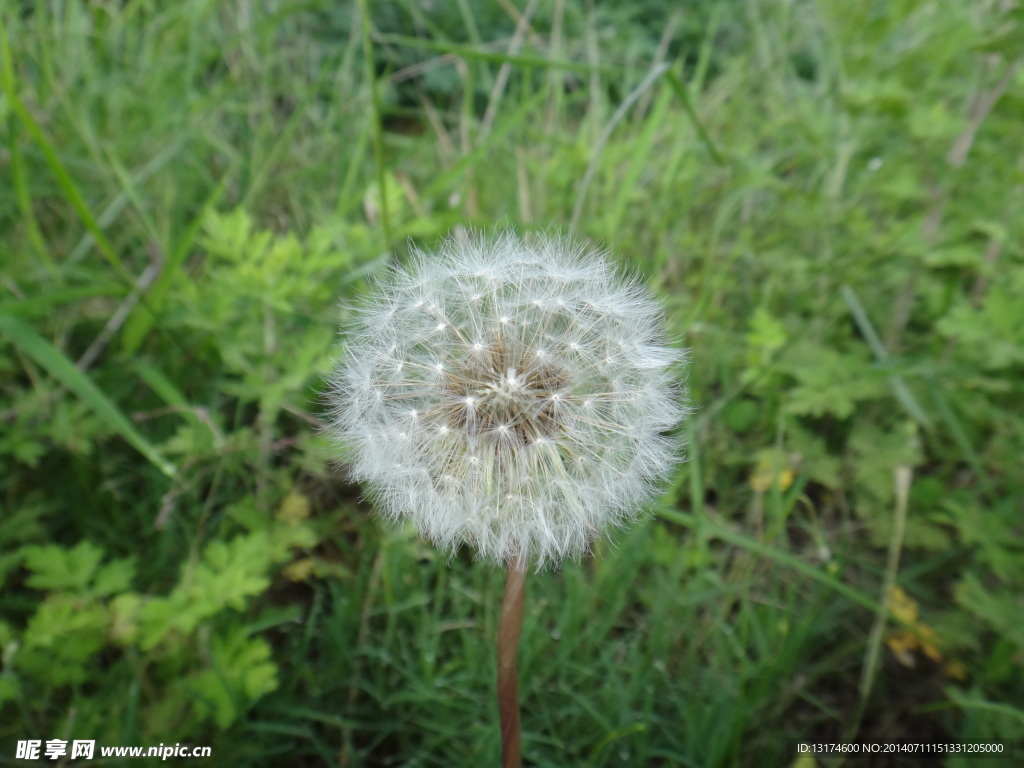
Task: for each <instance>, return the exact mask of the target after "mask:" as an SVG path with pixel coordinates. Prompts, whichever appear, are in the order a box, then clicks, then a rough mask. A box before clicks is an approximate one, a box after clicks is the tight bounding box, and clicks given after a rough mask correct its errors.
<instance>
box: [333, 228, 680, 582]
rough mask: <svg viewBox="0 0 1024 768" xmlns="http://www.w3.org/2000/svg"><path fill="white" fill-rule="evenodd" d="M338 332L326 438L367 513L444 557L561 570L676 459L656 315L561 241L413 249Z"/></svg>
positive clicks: (676, 410)
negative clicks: (409, 526) (451, 552)
mask: <svg viewBox="0 0 1024 768" xmlns="http://www.w3.org/2000/svg"><path fill="white" fill-rule="evenodd" d="M403 307H409V308H410V309H409V310H404V309H402V308H403ZM396 310H397V311H396ZM439 331H444V333H439ZM345 332H346V333H345V336H346V347H345V353H344V357H343V359H342V361H341V363H340V364H339V365H338V366H337V367H336V369H335V370H334V372H333V373H332V375H331V377H330V382H329V389H328V392H327V398H328V401H329V404H330V406H331V417H332V421H331V431H332V434H333V436H334V438H335V439H336V440H337V441H338V442H340V443H344V444H346V445H349V446H350V447H351V448H352V449H353V450H352V472H353V475H354V477H355V478H356V479H358V480H360V481H362V482H364V483H366V484H367V486H368V487H369V488H370V489H371V490H372V491H373V495H374V497H375V500H376V503H377V507H378V510H379V512H380V513H381V514H382V515H384V516H385V517H387V518H390V519H396V520H412V521H413V522H414V523H415V524H416V526H417V527H418V528H419V530H420V531H421V533H422V534H423V535H424V536H426V537H427V538H429V539H431V540H432V541H434V542H435V543H436V544H438V545H439V546H441V547H444V548H447V549H454V548H457V547H458V546H460V545H462V544H468V545H471V546H472V547H474V548H475V550H476V552H477V554H478V555H479V556H480V557H483V558H486V559H491V560H494V561H497V562H500V563H504V562H515V563H517V564H519V565H524V564H526V563H531V564H534V565H536V566H537V567H538V568H544V567H547V566H557V565H558V563H560V562H561V560H562V559H563V558H566V557H579V556H581V555H583V554H585V553H586V552H588V551H589V548H590V545H591V543H592V542H593V540H594V538H595V537H596V536H598V535H600V534H602V533H603V532H605V531H607V530H609V529H612V528H616V527H621V526H623V525H625V524H626V523H628V522H630V521H632V520H633V519H635V518H636V517H637V516H638V514H639V513H640V510H641V509H642V508H643V505H644V504H645V503H647V502H649V501H650V500H651V499H652V498H653V497H654V496H655V494H657V492H658V490H659V488H660V486H661V485H662V483H663V482H664V481H665V480H666V479H667V477H668V475H669V474H670V473H671V471H672V469H673V468H674V466H675V465H676V463H677V462H678V461H679V459H680V456H679V453H678V449H677V445H676V443H675V442H674V440H673V439H671V438H670V437H669V436H668V435H667V434H666V433H667V432H669V431H670V430H672V429H673V428H674V427H675V426H677V425H678V423H679V422H680V420H681V419H682V418H683V416H684V415H685V412H686V408H685V406H684V405H683V404H682V402H681V389H680V388H679V386H678V385H677V384H676V382H677V378H678V377H677V371H675V370H674V366H675V365H676V364H677V363H679V362H681V361H682V360H683V359H684V355H683V353H682V351H681V350H679V349H676V348H674V347H673V346H671V345H670V344H669V342H668V339H667V336H666V332H665V328H664V321H663V319H662V307H661V304H660V303H659V302H658V301H657V300H656V299H654V298H653V297H652V295H651V294H650V292H649V291H648V290H647V289H646V287H645V286H644V285H643V284H642V283H641V282H640V281H639V280H637V279H635V278H630V277H628V276H624V275H622V274H620V273H619V272H618V271H617V270H615V269H614V268H613V267H612V266H611V264H610V263H609V262H608V261H607V259H606V258H605V256H604V255H603V254H602V253H600V252H596V251H591V250H587V249H585V248H583V247H580V246H578V245H575V244H573V243H571V242H570V241H568V240H566V239H563V238H557V237H539V238H535V239H532V240H530V241H529V242H526V241H524V240H523V239H521V238H520V237H519V236H518V235H515V234H511V233H506V234H504V235H501V236H499V237H497V239H487V238H484V237H480V236H472V237H470V238H468V239H463V240H459V241H457V240H455V239H449V240H447V241H446V242H444V243H443V244H442V245H441V246H440V248H439V249H438V250H437V251H436V252H435V253H429V254H428V253H423V252H416V253H415V254H414V257H413V259H412V260H411V262H410V263H409V264H408V265H407V266H405V267H403V268H397V269H395V270H394V271H393V272H392V273H391V274H390V275H389V276H388V277H387V278H385V279H384V280H383V281H382V282H381V283H380V284H379V285H378V286H377V290H376V293H375V295H373V296H372V297H371V298H370V299H369V300H368V301H367V302H366V303H365V304H364V305H363V306H362V307H361V309H360V310H359V311H358V312H357V313H356V317H355V318H354V320H353V321H352V323H351V324H350V325H349V326H347V327H346V328H345ZM612 350H614V353H612Z"/></svg>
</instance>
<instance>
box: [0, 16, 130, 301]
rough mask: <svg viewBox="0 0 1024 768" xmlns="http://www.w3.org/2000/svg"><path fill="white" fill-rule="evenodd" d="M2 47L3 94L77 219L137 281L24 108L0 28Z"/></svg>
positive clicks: (118, 266) (112, 261)
mask: <svg viewBox="0 0 1024 768" xmlns="http://www.w3.org/2000/svg"><path fill="white" fill-rule="evenodd" d="M0 46H2V47H3V50H2V52H0V88H2V89H3V91H4V93H6V94H7V98H8V100H9V101H10V103H11V107H12V109H13V110H14V112H15V114H17V115H18V118H19V119H20V120H21V122H22V124H23V125H24V126H25V130H26V131H27V132H28V135H29V136H31V137H32V140H33V141H35V143H36V144H38V145H39V149H40V150H41V151H42V153H43V157H45V158H46V163H47V165H49V166H50V172H51V173H53V175H54V178H55V179H56V180H57V186H59V187H60V189H61V191H62V192H63V193H64V197H65V198H66V199H67V201H68V203H70V204H71V207H72V208H74V210H75V213H77V214H78V218H79V219H80V220H81V221H82V224H83V225H84V226H85V228H86V229H87V230H89V233H90V234H91V235H92V236H93V238H94V239H95V241H96V247H97V248H99V249H100V252H101V253H102V254H103V256H104V257H105V258H106V259H107V261H108V262H110V264H111V266H113V267H114V269H115V270H117V273H118V274H119V275H120V276H121V277H122V278H123V279H125V280H127V281H128V282H129V283H134V282H135V281H134V280H133V279H132V276H131V274H129V272H128V270H127V269H126V268H125V266H124V264H123V263H122V262H121V259H120V258H119V257H118V255H117V252H116V251H115V250H114V247H113V246H112V245H111V244H110V241H109V240H107V236H106V235H104V234H103V230H102V229H100V226H99V224H97V223H96V219H95V218H94V217H93V215H92V211H90V210H89V206H88V205H87V204H86V202H85V198H83V197H82V195H81V193H80V192H79V191H78V187H76V186H75V182H74V181H73V180H72V178H71V174H69V173H68V172H67V170H66V169H65V168H64V164H63V163H62V162H61V161H60V158H59V157H57V151H56V150H55V149H54V148H53V145H52V144H51V143H50V141H49V139H47V138H46V135H45V134H44V133H43V130H42V128H40V127H39V123H37V122H36V121H35V118H33V117H32V114H31V113H30V112H29V111H28V109H26V108H25V105H24V104H23V103H22V101H21V99H20V98H18V94H17V88H16V86H15V82H14V67H13V65H12V64H11V52H10V49H9V48H8V47H7V30H6V29H5V28H3V27H0Z"/></svg>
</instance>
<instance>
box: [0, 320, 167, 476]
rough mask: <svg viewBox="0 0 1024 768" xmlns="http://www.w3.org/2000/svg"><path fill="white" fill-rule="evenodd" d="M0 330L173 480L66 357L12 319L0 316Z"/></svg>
mask: <svg viewBox="0 0 1024 768" xmlns="http://www.w3.org/2000/svg"><path fill="white" fill-rule="evenodd" d="M0 330H2V331H4V332H5V333H6V334H7V335H8V337H10V339H11V341H13V342H14V343H15V344H17V345H18V347H19V348H20V349H21V350H22V352H24V353H25V354H26V355H28V356H29V357H31V358H32V359H33V360H35V361H36V362H37V363H38V364H39V365H40V366H42V367H43V368H44V369H46V371H47V372H48V373H49V374H50V375H51V376H53V378H55V379H56V380H57V381H59V382H60V383H61V384H63V385H64V386H65V387H67V388H68V389H69V390H71V391H72V392H74V393H75V394H76V395H78V397H80V398H81V399H82V400H83V401H84V402H85V403H86V404H87V405H88V406H89V407H90V408H92V410H93V411H94V412H95V413H96V415H97V416H99V417H100V418H101V419H103V421H105V422H106V423H107V424H108V425H109V426H111V427H112V428H113V429H114V430H115V431H116V432H117V433H118V434H120V435H121V437H123V438H124V439H125V440H127V441H128V442H129V443H130V444H131V445H132V447H133V448H135V449H136V450H137V451H138V452H139V453H141V454H142V455H143V456H145V457H146V458H147V459H148V460H149V461H150V462H151V463H152V464H153V465H154V466H155V467H156V468H157V469H159V470H160V471H161V472H163V473H164V474H165V475H167V477H171V478H173V477H174V476H175V474H176V473H177V468H176V467H175V466H174V465H173V464H172V463H171V462H169V461H167V459H165V458H164V457H163V456H161V455H160V453H159V452H158V451H157V450H156V448H154V447H153V446H152V445H151V444H150V442H149V441H148V440H146V438H145V437H143V436H142V435H141V434H140V433H139V431H138V430H137V429H135V426H134V425H133V424H132V422H131V420H130V419H129V418H128V417H127V416H125V415H124V413H123V412H122V411H121V410H120V409H119V408H118V407H117V406H116V405H115V404H114V403H113V402H111V400H110V399H109V398H108V397H107V396H106V395H105V394H103V392H102V391H101V390H100V389H99V388H98V387H97V386H96V385H95V384H94V383H93V382H92V380H91V379H90V378H89V377H88V376H86V375H85V374H84V373H82V372H81V371H80V370H78V369H77V368H76V367H75V364H74V363H72V362H71V360H69V359H68V357H67V355H65V354H64V353H63V352H61V351H60V350H59V349H57V348H56V347H55V346H53V344H51V343H50V342H49V341H47V340H46V339H44V338H43V337H42V336H40V335H39V334H38V333H36V332H35V331H34V330H32V329H31V328H30V327H29V326H28V325H26V324H25V323H23V322H22V321H21V320H19V319H18V318H16V317H9V316H0Z"/></svg>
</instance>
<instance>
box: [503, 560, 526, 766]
mask: <svg viewBox="0 0 1024 768" xmlns="http://www.w3.org/2000/svg"><path fill="white" fill-rule="evenodd" d="M525 591H526V568H525V564H517V563H516V562H514V561H509V564H508V578H507V579H506V581H505V599H504V600H503V601H502V603H501V623H500V624H499V626H498V712H499V714H500V717H501V766H502V768H520V766H521V765H522V764H523V757H522V754H523V753H522V746H521V744H520V738H519V675H518V671H517V669H516V656H517V655H518V653H519V635H520V634H521V632H522V630H523V595H524V593H525Z"/></svg>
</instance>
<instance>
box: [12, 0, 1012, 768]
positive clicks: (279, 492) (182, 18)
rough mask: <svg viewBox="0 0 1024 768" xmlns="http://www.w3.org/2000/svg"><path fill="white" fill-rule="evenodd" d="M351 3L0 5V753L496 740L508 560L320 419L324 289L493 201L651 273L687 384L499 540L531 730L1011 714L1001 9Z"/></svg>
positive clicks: (655, 749)
mask: <svg viewBox="0 0 1024 768" xmlns="http://www.w3.org/2000/svg"><path fill="white" fill-rule="evenodd" d="M370 5H372V8H371V10H370V15H369V17H368V18H367V17H363V16H361V15H360V13H359V9H358V6H357V7H353V6H351V5H349V4H338V3H330V2H326V0H324V1H322V2H316V1H314V2H301V3H300V2H289V1H288V0H276V1H274V0H267V2H254V1H252V0H181V2H174V3H164V2H157V0H127V2H113V1H103V0H98V1H96V2H88V3H85V2H81V3H79V2H69V3H60V2H52V3H51V2H45V3H23V2H22V3H19V2H15V1H14V0H2V1H0V13H2V25H3V27H2V30H0V42H2V43H3V51H2V73H0V74H2V80H0V85H2V90H0V178H2V179H4V183H2V184H0V263H2V286H0V288H2V294H0V352H2V354H0V457H2V462H3V464H2V466H3V467H4V470H5V471H4V472H3V473H2V476H0V495H2V505H3V515H2V517H0V587H2V593H0V663H2V669H0V761H4V762H7V761H10V760H12V759H13V756H14V744H15V743H16V741H18V740H20V739H33V738H35V739H44V740H45V739H51V738H61V739H72V738H84V739H96V740H97V741H98V742H99V743H101V744H107V745H132V744H147V745H148V744H157V743H160V742H163V743H174V742H190V743H193V744H210V745H212V746H213V754H214V757H215V758H216V759H217V761H218V764H225V765H228V764H230V765H254V766H256V765H259V766H262V765H276V764H284V763H287V764H289V765H336V764H339V763H340V764H342V765H368V766H386V765H418V766H434V765H436V766H453V765H465V766H479V765H486V764H495V762H496V760H497V755H498V751H499V741H498V730H497V724H496V723H497V708H496V706H495V702H494V697H493V689H492V685H493V679H494V675H495V662H494V639H493V638H494V632H495V626H496V619H497V608H498V605H499V602H500V594H501V589H502V574H501V573H500V572H499V571H496V570H494V569H493V568H491V567H490V566H484V565H481V564H474V563H473V562H472V559H471V554H470V553H465V552H463V553H460V554H459V555H457V556H456V557H454V558H452V559H451V560H447V559H446V556H445V555H444V554H443V553H437V552H435V551H433V550H432V549H431V548H430V547H428V546H426V545H424V544H423V543H421V542H420V541H419V540H418V539H417V537H416V535H415V532H414V531H411V530H406V529H395V528H388V527H386V526H384V525H382V524H381V523H380V522H379V521H378V520H376V519H375V518H374V517H373V516H372V514H371V510H370V509H369V508H368V507H367V505H366V504H365V503H364V502H362V501H361V500H360V494H359V489H358V488H355V487H353V486H352V485H350V484H349V483H348V482H347V481H346V475H345V470H344V455H343V454H342V455H339V454H338V452H337V449H335V448H333V447H332V446H330V445H329V444H328V443H327V441H326V440H325V439H324V438H323V437H322V436H321V435H320V434H319V433H318V431H317V425H318V422H319V415H320V413H321V412H322V410H323V406H322V405H320V404H319V401H318V391H319V389H320V387H321V377H322V375H323V374H324V372H325V371H327V370H328V369H329V368H330V365H331V360H332V355H337V354H340V351H339V349H338V348H337V347H336V345H335V341H336V339H335V333H336V330H337V327H338V326H339V324H342V325H343V324H344V322H345V317H346V314H347V312H348V310H347V309H346V308H345V306H346V305H345V303H344V302H346V301H350V300H353V299H355V298H356V297H358V296H359V295H360V293H361V292H362V291H363V290H364V289H365V288H366V285H367V279H368V278H369V277H370V276H372V275H373V274H376V273H379V272H380V271H381V270H382V269H384V268H386V265H387V264H388V263H389V262H391V261H394V260H401V259H402V258H403V257H404V255H405V254H406V253H407V252H408V249H409V243H410V241H412V242H417V243H421V244H424V245H426V246H428V247H429V246H430V245H431V244H432V243H434V242H436V240H437V239H438V238H439V237H441V236H443V235H444V234H446V233H447V232H448V231H449V230H451V229H452V228H453V227H458V226H476V227H480V228H484V229H488V228H491V227H492V226H494V225H495V224H496V223H499V224H502V225H506V226H515V227H517V228H519V229H520V230H530V229H537V230H545V229H548V228H549V227H555V228H560V229H563V230H566V229H572V230H573V231H575V232H576V233H577V234H578V235H579V236H581V237H585V238H588V239H590V240H592V241H595V242H599V243H604V244H607V245H608V246H610V247H611V248H612V250H613V251H614V252H615V253H616V254H618V256H619V257H621V259H622V260H623V262H624V263H625V264H627V265H628V266H629V267H631V268H633V269H636V270H639V271H640V272H642V273H643V274H644V275H645V276H647V277H648V278H649V279H650V280H651V282H652V284H654V285H656V286H657V287H658V289H659V290H660V291H662V292H663V293H664V294H665V295H666V296H667V297H668V302H669V314H670V321H671V323H672V325H673V330H674V332H676V333H677V334H678V335H679V336H680V337H681V338H683V339H685V344H686V345H687V346H688V347H690V348H691V350H692V366H691V369H690V372H689V375H688V378H687V380H686V385H687V386H688V388H689V390H690V394H691V397H692V399H693V401H694V403H695V404H696V405H697V406H698V407H697V410H696V412H695V414H694V416H693V417H692V418H691V419H690V420H689V422H688V423H687V425H686V427H685V429H684V431H683V434H682V435H681V438H683V439H686V440H687V441H688V446H689V447H688V454H689V461H688V463H687V464H686V465H684V466H683V467H682V468H681V469H680V471H679V474H678V476H677V478H676V479H675V482H674V483H673V485H672V487H671V488H669V489H668V490H667V492H666V494H665V496H664V497H663V499H662V500H661V501H660V502H659V503H658V504H657V505H655V507H654V508H653V510H652V515H651V517H650V519H649V520H648V521H647V522H645V523H643V524H641V525H638V526H636V527H635V528H634V529H632V530H630V531H628V532H624V533H621V534H619V535H617V536H616V537H615V539H614V541H613V542H603V543H602V544H601V545H600V546H599V547H598V549H597V551H596V553H595V555H596V556H595V557H594V558H592V559H588V560H586V561H584V562H582V563H575V564H568V565H566V566H565V567H564V568H563V569H562V570H561V571H560V572H559V573H554V574H540V575H536V576H531V577H530V580H529V585H528V591H529V598H528V599H529V602H528V608H527V617H526V626H525V631H524V638H523V647H522V651H521V658H520V669H521V677H522V682H521V688H522V693H521V695H522V699H523V702H524V709H523V727H524V742H525V752H526V755H527V758H528V759H527V763H528V764H530V765H536V766H549V765H550V766H560V765H595V766H600V765H688V766H732V765H785V764H790V763H792V762H793V755H792V754H790V753H789V751H788V750H787V746H786V742H785V738H786V737H787V736H788V737H793V738H796V737H800V738H809V739H814V740H817V741H827V740H836V739H840V738H853V737H859V738H864V739H880V740H881V739H885V740H906V741H945V740H952V739H1013V738H1016V739H1024V708H1022V705H1021V702H1024V621H1022V620H1021V617H1022V616H1024V597H1022V595H1024V471H1022V466H1024V462H1022V458H1021V457H1022V456H1024V410H1022V409H1021V402H1022V399H1024V376H1022V374H1024V299H1022V296H1024V249H1022V247H1021V242H1022V234H1024V232H1022V223H1024V216H1022V198H1024V192H1022V190H1024V154H1022V152H1021V142H1020V126H1021V124H1022V117H1024V66H1021V60H1020V54H1021V51H1022V50H1024V11H1022V6H1021V4H1020V3H1019V2H1016V3H1001V2H987V1H986V2H978V3H963V2H958V1H954V0H890V1H888V2H883V1H881V0H879V1H878V2H867V1H866V0H865V1H861V0H855V1H854V2H850V1H849V0H819V2H810V1H809V0H792V2H768V1H766V0H730V1H729V2H720V3H712V2H693V3H686V4H680V5H678V6H677V5H675V4H667V3H660V2H655V1H654V0H648V1H647V2H643V3H630V4H628V5H627V4H622V5H619V4H612V3H589V2H588V3H578V2H565V1H564V0H539V2H530V3H528V4H526V5H524V6H522V7H520V5H519V4H514V3H511V2H508V3H495V4H484V3H480V4H477V3H470V2H469V1H468V0H443V1H442V0H438V1H437V2H435V3H431V4H425V3H417V2H412V1H411V0H393V1H390V2H382V3H372V4H370ZM364 22H365V23H364ZM339 302H341V304H340V308H339ZM900 590H902V592H900ZM890 598H891V600H890ZM887 606H888V608H887ZM1019 749H1024V746H1022V747H1019ZM834 763H835V761H833V763H828V762H827V761H825V763H824V764H834ZM944 763H945V764H946V765H949V766H960V765H968V764H970V763H969V762H966V761H964V760H963V758H956V757H951V758H946V759H945V760H944ZM892 764H894V765H895V764H901V765H910V764H915V763H914V761H913V760H910V761H905V762H896V761H894V762H893V763H892Z"/></svg>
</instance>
